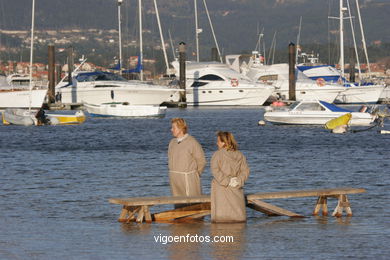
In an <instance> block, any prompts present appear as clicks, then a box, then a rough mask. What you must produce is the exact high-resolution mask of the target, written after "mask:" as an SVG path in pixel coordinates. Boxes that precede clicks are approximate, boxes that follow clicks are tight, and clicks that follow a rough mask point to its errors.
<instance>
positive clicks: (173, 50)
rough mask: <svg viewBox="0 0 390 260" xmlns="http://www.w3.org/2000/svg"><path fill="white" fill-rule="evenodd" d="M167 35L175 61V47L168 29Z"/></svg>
mask: <svg viewBox="0 0 390 260" xmlns="http://www.w3.org/2000/svg"><path fill="white" fill-rule="evenodd" d="M168 35H169V42H170V43H171V48H172V55H173V59H174V60H176V54H175V47H174V45H173V41H172V36H171V30H169V29H168Z"/></svg>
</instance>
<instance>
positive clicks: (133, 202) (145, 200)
mask: <svg viewBox="0 0 390 260" xmlns="http://www.w3.org/2000/svg"><path fill="white" fill-rule="evenodd" d="M210 201H211V200H210V196H209V195H201V196H193V197H179V196H178V197H134V198H111V199H109V202H111V203H113V204H121V205H126V206H141V205H145V206H152V205H163V204H191V203H204V202H210Z"/></svg>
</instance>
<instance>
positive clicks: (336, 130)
mask: <svg viewBox="0 0 390 260" xmlns="http://www.w3.org/2000/svg"><path fill="white" fill-rule="evenodd" d="M347 129H348V126H347V125H339V126H336V127H335V128H334V129H332V133H334V134H344V133H346V132H347Z"/></svg>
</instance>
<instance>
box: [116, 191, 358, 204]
mask: <svg viewBox="0 0 390 260" xmlns="http://www.w3.org/2000/svg"><path fill="white" fill-rule="evenodd" d="M363 192H366V190H365V189H361V188H335V189H317V190H296V191H280V192H261V193H255V194H249V195H247V199H248V200H255V199H260V200H263V199H283V198H298V197H320V196H325V197H331V196H338V195H341V194H356V193H363ZM210 201H211V200H210V196H209V195H201V196H193V197H138V198H137V197H135V198H111V199H109V202H111V203H114V204H121V205H126V206H152V205H162V204H190V203H205V202H210Z"/></svg>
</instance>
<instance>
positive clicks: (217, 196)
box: [211, 149, 249, 222]
mask: <svg viewBox="0 0 390 260" xmlns="http://www.w3.org/2000/svg"><path fill="white" fill-rule="evenodd" d="M211 172H212V174H213V176H214V178H213V181H212V182H211V221H212V222H241V221H246V208H245V197H244V190H243V186H244V183H245V181H246V180H247V179H248V176H249V167H248V164H247V162H246V158H245V156H244V155H243V154H242V153H241V152H240V151H227V150H226V149H219V150H218V151H216V152H215V153H214V155H213V157H212V159H211ZM233 177H237V179H238V182H239V185H238V187H235V188H232V187H230V186H229V182H230V179H231V178H233Z"/></svg>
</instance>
